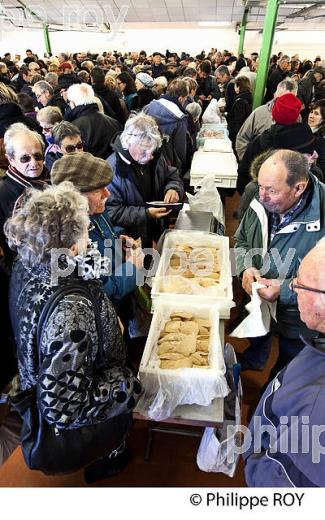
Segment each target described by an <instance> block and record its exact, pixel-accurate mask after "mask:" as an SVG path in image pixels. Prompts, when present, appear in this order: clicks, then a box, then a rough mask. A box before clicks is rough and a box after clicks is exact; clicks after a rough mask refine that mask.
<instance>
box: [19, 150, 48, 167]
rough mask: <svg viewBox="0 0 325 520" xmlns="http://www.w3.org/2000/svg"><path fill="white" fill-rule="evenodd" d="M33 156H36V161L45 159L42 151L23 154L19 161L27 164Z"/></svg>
mask: <svg viewBox="0 0 325 520" xmlns="http://www.w3.org/2000/svg"><path fill="white" fill-rule="evenodd" d="M33 157H34V159H35V161H43V154H42V153H40V152H36V153H32V154H31V155H28V154H27V153H26V154H25V155H22V156H21V157H20V158H19V161H20V162H21V163H22V164H26V163H29V162H30V161H31V160H32V158H33Z"/></svg>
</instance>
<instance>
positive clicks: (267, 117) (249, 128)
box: [236, 99, 274, 160]
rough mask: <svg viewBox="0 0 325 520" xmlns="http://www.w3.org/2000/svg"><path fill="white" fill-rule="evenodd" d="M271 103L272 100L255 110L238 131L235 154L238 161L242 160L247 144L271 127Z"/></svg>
mask: <svg viewBox="0 0 325 520" xmlns="http://www.w3.org/2000/svg"><path fill="white" fill-rule="evenodd" d="M273 103H274V100H273V99H272V101H269V102H268V103H266V104H265V105H261V106H260V107H257V108H255V110H253V112H252V113H251V114H250V115H249V116H248V118H247V119H246V121H245V123H244V124H243V125H242V127H241V129H240V130H239V132H238V134H237V138H236V152H237V154H238V158H239V160H241V159H242V158H243V155H244V153H245V151H246V148H247V146H248V145H249V143H250V142H251V141H254V139H255V137H257V136H258V135H261V134H262V133H263V132H264V131H265V130H268V129H269V128H270V127H271V125H272V123H273V119H272V107H273Z"/></svg>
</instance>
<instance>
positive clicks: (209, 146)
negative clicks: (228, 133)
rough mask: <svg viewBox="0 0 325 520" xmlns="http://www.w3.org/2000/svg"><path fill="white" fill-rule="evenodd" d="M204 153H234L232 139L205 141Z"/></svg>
mask: <svg viewBox="0 0 325 520" xmlns="http://www.w3.org/2000/svg"><path fill="white" fill-rule="evenodd" d="M203 152H220V153H233V149H232V143H231V141H230V139H205V141H204V145H203Z"/></svg>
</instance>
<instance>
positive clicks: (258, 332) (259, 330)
mask: <svg viewBox="0 0 325 520" xmlns="http://www.w3.org/2000/svg"><path fill="white" fill-rule="evenodd" d="M264 287H266V286H265V285H264V284H261V283H259V282H254V283H253V284H252V297H251V301H250V302H249V303H248V304H247V305H246V307H245V308H246V310H247V311H248V312H249V315H248V316H247V317H246V318H245V319H244V320H243V321H242V322H241V323H240V324H239V325H238V327H237V328H236V329H235V330H234V331H233V332H232V334H231V336H234V337H235V338H256V337H258V336H265V334H267V333H268V332H269V331H270V325H271V318H273V319H274V320H275V321H276V303H277V302H273V303H271V302H267V301H265V300H263V298H261V297H260V295H259V294H258V292H257V290H258V289H263V288H264Z"/></svg>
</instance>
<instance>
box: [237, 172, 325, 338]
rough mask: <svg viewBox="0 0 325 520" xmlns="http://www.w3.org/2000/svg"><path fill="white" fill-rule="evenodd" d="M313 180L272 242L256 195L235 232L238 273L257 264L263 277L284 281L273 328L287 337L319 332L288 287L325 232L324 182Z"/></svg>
mask: <svg viewBox="0 0 325 520" xmlns="http://www.w3.org/2000/svg"><path fill="white" fill-rule="evenodd" d="M310 182H311V185H312V187H311V193H310V194H309V195H308V199H307V204H306V205H305V206H304V207H303V208H302V209H301V210H300V211H299V210H297V214H296V215H295V217H294V218H293V220H292V221H291V222H290V224H288V225H287V226H285V227H284V228H282V229H281V230H280V231H279V232H278V233H276V235H275V236H274V237H273V239H272V240H271V241H270V242H268V236H269V231H268V215H267V213H266V211H265V209H264V207H263V206H262V204H261V203H260V202H259V201H258V200H257V198H254V199H253V201H252V202H251V204H250V206H249V207H248V209H247V211H246V213H245V214H244V216H243V219H242V221H241V223H240V225H239V228H238V229H237V231H236V233H235V239H236V246H235V253H236V270H237V274H238V275H241V273H242V272H243V271H244V270H245V269H247V268H248V267H256V268H257V269H259V270H260V271H261V274H262V276H263V277H265V278H269V279H271V278H272V279H279V280H280V281H281V282H282V283H281V290H280V296H279V298H278V301H277V323H273V324H272V330H273V331H274V332H280V333H281V335H282V336H285V337H288V338H297V337H299V335H300V334H304V335H305V336H307V337H310V336H315V335H316V332H311V331H310V330H309V329H307V327H306V326H305V324H304V323H303V322H302V321H301V320H300V315H299V311H298V304H297V296H296V294H295V293H293V292H292V291H291V290H290V289H289V283H290V280H291V278H292V277H294V276H295V274H296V272H297V270H298V268H299V265H300V263H301V261H302V259H303V258H304V256H305V255H306V254H307V253H308V251H310V250H311V249H312V248H313V247H314V246H315V245H316V243H317V242H318V241H319V240H320V239H321V238H323V237H324V236H325V223H324V214H325V184H323V183H322V182H320V181H319V180H318V179H317V178H316V177H315V176H314V175H312V174H310ZM266 253H267V254H266ZM263 260H264V261H263Z"/></svg>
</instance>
